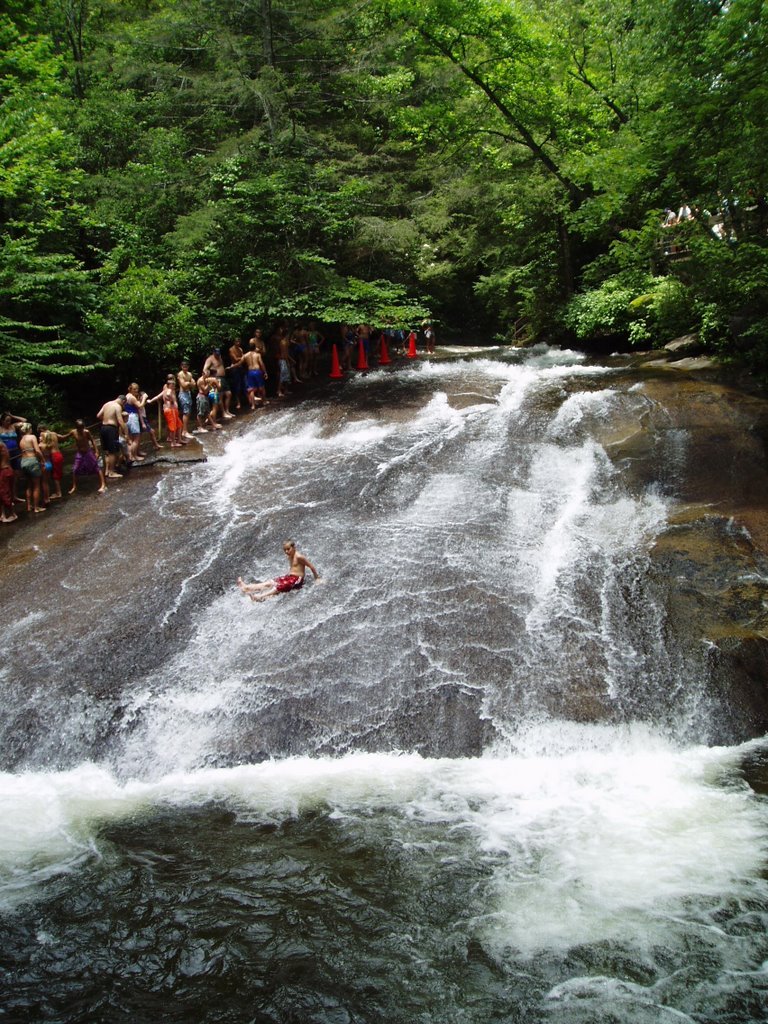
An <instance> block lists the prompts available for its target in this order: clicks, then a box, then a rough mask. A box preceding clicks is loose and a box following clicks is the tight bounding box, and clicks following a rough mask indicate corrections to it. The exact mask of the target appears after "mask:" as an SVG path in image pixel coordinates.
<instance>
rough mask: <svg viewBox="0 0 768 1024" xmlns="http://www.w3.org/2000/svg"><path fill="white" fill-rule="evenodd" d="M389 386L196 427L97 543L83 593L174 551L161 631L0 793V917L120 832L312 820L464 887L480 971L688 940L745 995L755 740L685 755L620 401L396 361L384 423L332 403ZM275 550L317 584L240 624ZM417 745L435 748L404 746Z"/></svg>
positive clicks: (683, 689)
mask: <svg viewBox="0 0 768 1024" xmlns="http://www.w3.org/2000/svg"><path fill="white" fill-rule="evenodd" d="M390 379H391V378H389V377H388V376H387V375H385V374H378V375H377V374H371V375H369V376H368V377H367V378H362V377H359V378H357V379H355V380H353V381H351V382H350V383H349V384H348V385H347V394H348V395H349V396H351V399H350V401H349V402H348V404H347V405H345V404H344V403H343V402H340V403H337V404H335V405H323V404H322V403H317V404H307V405H305V406H304V407H300V408H297V409H292V410H282V411H279V412H276V413H275V414H273V415H270V416H267V417H264V418H262V419H260V420H258V421H254V423H253V424H252V425H250V426H249V427H248V429H243V430H242V431H241V432H239V433H234V431H233V432H232V436H230V437H229V438H227V439H226V440H222V439H218V440H216V441H214V440H213V439H211V442H210V443H211V445H212V448H211V457H210V459H209V462H208V463H207V464H205V465H201V466H199V467H196V468H195V469H194V470H192V471H191V472H190V473H189V474H187V475H177V474H169V475H168V476H166V477H165V478H164V479H163V481H162V482H161V483H160V484H159V486H158V488H157V493H156V495H155V497H154V499H153V501H152V507H151V510H150V511H149V513H148V516H149V517H150V518H148V519H147V521H146V524H143V525H144V527H145V528H146V529H148V530H151V531H152V533H151V539H152V543H151V545H149V547H148V550H147V553H146V555H145V556H144V555H142V552H141V551H137V550H136V533H135V524H132V525H133V527H134V530H133V531H132V532H128V531H126V533H125V534H124V535H121V534H119V533H118V534H117V535H115V536H113V537H112V538H110V541H109V543H107V542H105V540H104V539H100V540H98V541H96V543H95V546H94V564H93V565H92V566H91V567H90V568H92V570H93V572H94V573H95V574H97V575H98V574H99V573H101V572H104V571H106V570H107V568H108V565H109V564H110V563H109V562H107V560H106V554H107V551H108V553H109V559H110V560H111V562H116V563H117V564H120V563H121V560H123V564H127V563H128V560H129V559H130V560H131V561H133V560H138V565H137V567H136V575H137V578H139V579H145V578H147V579H149V578H151V574H152V563H153V561H156V562H157V563H158V564H161V565H163V566H171V567H178V564H179V561H180V560H181V564H183V570H181V571H179V573H178V579H179V584H178V588H177V590H176V592H175V593H174V594H173V596H172V599H171V600H170V601H169V602H168V604H167V605H166V606H165V607H164V608H163V609H162V613H159V614H158V616H157V621H158V625H157V627H156V629H157V637H158V643H160V639H161V638H162V636H164V634H163V630H165V629H169V628H170V629H174V628H176V626H177V624H178V623H181V624H182V627H180V632H179V634H178V636H179V639H176V640H172V641H169V642H167V643H166V644H165V646H164V647H163V648H162V650H163V655H162V657H159V658H158V659H156V660H155V661H153V663H152V664H151V665H147V666H142V668H141V669H139V670H132V671H131V672H130V673H129V674H128V675H129V678H128V680H127V682H128V683H129V685H127V686H126V688H125V690H124V692H123V693H122V694H121V704H120V709H119V718H118V726H117V728H116V729H115V732H114V735H113V737H112V742H111V746H110V749H109V751H108V754H107V756H106V757H105V758H104V759H103V761H102V763H100V764H96V763H92V762H91V761H90V760H89V759H87V758H84V759H83V760H82V762H81V763H79V764H75V766H74V767H72V768H71V769H70V770H68V771H50V772H43V771H31V772H25V773H23V774H16V775H13V774H5V775H2V776H0V907H2V908H3V909H4V910H6V911H14V908H16V909H17V910H18V908H20V907H22V906H24V905H25V904H27V902H28V901H30V900H31V901H32V902H33V903H34V901H35V900H37V899H42V898H43V896H44V894H45V892H46V886H47V885H48V883H49V882H50V880H51V879H54V878H57V877H62V876H64V877H66V876H67V875H73V876H74V875H76V874H77V873H78V872H81V871H83V870H84V869H86V868H87V866H88V865H92V864H93V863H94V862H95V861H98V860H99V859H100V858H102V857H105V856H106V853H105V850H104V848H103V841H102V831H103V830H104V828H105V827H107V826H109V825H111V824H114V823H130V822H131V821H132V820H133V819H134V818H135V817H136V816H137V815H138V816H142V817H147V816H149V817H150V818H151V817H152V816H153V815H156V814H161V813H162V811H163V809H165V808H169V807H170V808H177V809H183V810H187V811H190V812H191V811H193V810H194V809H196V808H205V807H208V806H210V805H212V804H215V805H218V804H221V803H223V804H224V805H226V806H227V807H228V808H230V809H232V810H234V812H235V813H236V814H237V816H238V817H239V818H240V819H242V820H243V821H246V822H271V823H273V824H278V825H279V824H281V823H285V822H287V821H290V820H292V819H296V818H300V817H301V816H302V815H304V814H307V813H309V812H317V813H321V814H323V815H326V816H328V817H329V819H331V820H333V821H334V822H338V823H339V824H340V825H341V827H342V828H349V829H355V828H365V829H366V830H368V833H369V834H370V836H371V837H372V842H373V843H374V845H378V846H380V847H381V848H382V849H384V848H386V846H387V844H389V843H393V842H394V843H395V844H398V845H399V847H400V848H402V849H403V850H405V851H414V852H417V853H418V855H419V856H420V857H422V858H425V859H426V861H427V862H428V864H430V865H431V867H430V871H432V872H434V874H435V875H436V876H439V875H440V873H441V872H443V871H445V870H446V868H447V866H449V865H450V864H452V863H453V864H459V865H461V866H462V868H463V869H464V870H465V871H466V872H468V873H469V872H472V871H477V872H478V874H479V875H481V876H482V877H483V879H484V884H483V885H482V886H478V888H477V889H476V890H475V891H473V892H470V893H468V894H467V899H466V904H465V907H466V909H465V912H464V914H463V916H462V917H461V918H460V919H459V920H457V921H456V923H455V928H456V931H457V933H459V934H461V935H462V936H466V937H468V938H471V939H475V940H477V941H479V942H481V943H482V947H483V949H484V950H486V951H488V953H489V955H491V956H492V957H494V958H495V959H496V960H497V961H498V962H499V963H503V962H506V961H507V960H508V959H509V958H510V957H512V958H518V959H522V960H523V961H525V960H531V959H533V958H535V957H537V956H539V955H541V954H543V953H547V954H552V955H557V956H560V957H567V955H568V953H569V951H570V950H573V949H575V948H578V947H581V946H584V945H593V946H594V945H595V944H599V943H606V942H607V943H613V944H616V945H620V946H621V947H622V948H629V949H631V950H632V951H633V956H634V957H636V958H638V959H639V960H643V958H644V957H646V956H647V957H648V958H652V951H653V950H655V949H656V947H664V948H665V949H667V950H676V951H681V950H684V949H686V948H688V946H689V945H691V944H692V945H696V944H697V943H701V942H707V943H713V944H714V946H715V947H716V948H717V949H718V950H719V952H718V956H719V957H720V958H721V960H722V972H724V975H728V976H729V977H730V976H731V974H732V976H733V978H736V977H738V978H739V979H741V980H742V981H743V979H744V978H745V977H746V978H747V979H748V981H747V983H746V984H751V982H750V981H749V979H750V978H751V977H752V975H753V974H755V973H756V972H759V971H760V970H761V969H762V968H761V967H760V964H755V963H754V962H752V960H751V959H750V942H749V938H748V936H749V934H754V933H755V930H759V929H760V928H761V927H762V924H761V923H760V922H764V917H765V914H766V908H768V893H767V892H766V886H765V881H764V879H763V870H764V866H765V859H766V849H767V844H768V811H767V810H766V805H765V802H764V801H763V800H762V799H761V798H759V797H757V796H756V795H755V794H754V793H753V792H752V791H751V790H750V789H749V788H748V787H747V785H746V784H745V782H744V781H743V780H742V777H741V774H740V770H739V765H740V763H741V760H742V759H743V758H744V757H745V755H747V754H749V753H751V752H753V751H754V750H757V749H759V747H760V744H759V743H753V744H747V745H744V746H743V747H740V748H734V749H724V748H712V747H707V746H704V745H701V740H704V739H706V735H707V723H708V716H709V715H710V714H711V707H710V704H709V702H708V700H707V698H706V695H705V694H704V692H703V690H702V688H701V687H700V686H699V685H698V679H697V678H696V672H697V666H698V664H699V663H698V662H696V661H695V660H688V661H685V660H684V658H683V655H681V653H680V652H679V651H676V650H674V648H673V647H671V646H670V641H669V639H668V637H667V636H665V628H664V626H665V623H664V603H663V595H661V596H659V594H657V592H656V590H655V589H654V587H653V586H652V585H651V583H650V582H649V577H650V572H649V565H650V562H649V551H650V549H651V547H652V545H653V543H654V540H655V538H656V537H657V536H658V535H659V533H660V532H662V531H663V530H664V528H665V526H666V522H667V516H668V512H669V507H670V499H669V498H667V497H662V495H661V494H660V493H659V492H658V491H657V490H655V489H654V488H648V489H644V490H640V491H634V490H632V489H630V488H629V487H627V486H626V485H625V483H624V482H623V480H622V479H621V476H620V473H619V472H618V471H617V469H616V467H615V466H614V464H613V463H612V461H611V458H610V452H611V446H612V445H613V444H615V443H617V442H618V441H620V440H623V439H624V438H626V437H627V436H630V435H631V433H632V431H633V429H635V424H636V421H637V420H638V418H639V417H640V416H641V415H642V413H643V411H644V409H645V407H646V404H647V403H646V400H645V398H644V396H643V394H642V393H641V392H640V391H638V390H636V389H633V390H631V391H624V392H622V391H620V390H619V389H614V388H613V387H612V386H611V372H610V371H609V370H607V369H597V370H596V369H595V368H590V367H586V366H583V365H581V361H580V357H578V356H576V355H575V354H573V353H552V352H549V351H542V352H540V353H539V354H538V355H536V356H534V357H533V358H531V359H529V360H528V361H527V362H526V363H524V364H522V365H519V366H514V365H508V364H504V363H500V362H495V361H493V360H491V359H482V360H477V361H475V362H473V363H472V364H471V366H468V365H467V364H464V363H448V364H446V363H443V364H427V365H425V366H421V367H418V368H411V369H407V370H405V371H401V373H400V381H401V385H402V390H401V392H398V393H397V395H396V396H395V398H394V399H393V400H392V403H391V404H386V403H385V404H384V406H383V407H382V408H380V409H378V410H377V412H376V414H375V415H372V414H371V413H370V412H369V411H367V410H366V409H365V408H362V409H361V410H360V411H358V410H357V408H356V407H355V404H354V396H355V394H356V393H360V394H361V395H363V396H368V395H374V396H375V395H376V389H377V387H378V386H379V384H381V385H382V386H384V385H385V384H386V383H387V382H388V380H390ZM581 381H583V384H584V389H582V387H581V384H580V382H581ZM409 388H412V389H413V390H412V391H410V390H409ZM362 405H363V406H365V401H363V402H362ZM677 442H678V443H679V445H680V446H681V449H682V448H684V444H685V437H684V436H683V435H680V436H679V437H678V438H677ZM216 446H218V447H216ZM139 525H140V528H141V527H142V524H139ZM287 535H291V536H294V537H295V538H296V540H297V541H298V542H299V546H300V547H301V548H302V549H303V550H305V551H306V553H307V554H308V555H309V557H310V558H311V559H312V560H313V561H314V562H315V563H316V564H317V565H318V566H319V567H320V569H321V571H322V573H323V576H324V578H325V579H324V582H323V584H322V585H313V584H309V583H308V584H307V585H306V586H305V588H304V590H303V591H302V592H301V593H300V594H297V595H289V596H288V597H286V598H281V599H278V600H274V601H272V602H267V603H266V604H264V605H261V606H253V605H251V604H250V602H248V601H247V599H245V598H243V597H242V596H241V595H240V594H239V592H238V591H237V590H236V589H235V588H234V586H233V585H232V584H233V582H234V578H235V576H237V575H243V576H245V577H246V578H267V577H269V576H271V575H274V574H275V571H276V570H281V569H282V566H281V562H280V559H281V553H280V541H281V540H282V539H283V538H284V537H285V536H287ZM193 541H194V542H195V545H194V552H195V554H194V557H193V558H192V557H185V552H186V551H187V550H188V548H192V547H193V544H192V542H193ZM142 557H143V558H144V559H145V560H144V561H143V562H142ZM212 577H213V578H215V579H217V580H221V581H222V585H221V586H220V587H219V588H218V589H214V590H212V589H210V588H209V589H206V587H207V586H208V584H209V582H210V580H211V578H212ZM80 582H81V584H82V580H81V581H80ZM69 599H70V600H71V601H72V602H73V609H74V611H73V615H76V614H77V601H78V599H79V592H78V591H73V592H72V593H71V598H69ZM146 599H147V600H151V592H150V591H149V590H148V591H147V594H146ZM34 615H35V616H36V619H35V621H36V624H37V626H38V627H40V628H45V629H48V630H49V631H50V635H51V636H53V635H55V629H56V628H57V626H56V622H55V621H54V620H53V619H48V620H47V619H46V618H45V615H44V613H43V612H40V613H37V612H35V613H34ZM38 620H39V621H38ZM171 635H172V636H173V634H171ZM681 659H682V661H681ZM681 663H682V665H683V668H682V670H681ZM9 673H10V670H9V669H6V674H7V675H8V674H9ZM118 674H119V673H118ZM449 698H450V699H449ZM41 699H42V698H41ZM462 702H463V703H462ZM564 706H565V707H566V708H568V709H573V710H574V718H577V717H580V718H582V719H583V718H589V717H600V716H601V715H604V716H605V722H604V724H593V725H579V724H575V722H574V721H568V720H567V719H566V718H565V717H564V714H563V713H562V710H561V709H562V708H563V707H564ZM446 709H447V710H446ZM457 709H458V710H457ZM90 710H91V709H88V712H87V713H89V712H90ZM96 710H97V709H96ZM454 715H455V716H456V717H455V719H452V717H451V716H454ZM80 721H81V720H78V719H77V718H76V717H75V716H74V715H73V717H72V719H71V720H70V721H68V722H67V723H66V729H64V730H63V731H64V732H65V733H66V734H72V735H74V734H75V733H76V731H77V728H78V725H79V722H80ZM473 729H474V730H475V731H474V732H472V730H473ZM433 746H434V748H436V749H437V750H441V749H444V748H450V749H458V750H459V751H460V753H459V754H458V755H457V756H452V757H445V756H423V755H420V754H419V753H401V752H400V750H401V749H402V748H407V749H409V750H422V751H430V750H431V749H432V747H433ZM473 748H477V752H478V753H479V754H480V756H477V757H469V756H466V753H467V751H469V750H471V749H473ZM292 749H298V750H300V751H301V756H292V757H291V756H284V755H285V753H286V752H287V751H290V750H292ZM265 756H266V757H268V759H267V760H262V761H261V763H253V762H254V761H257V760H260V759H261V758H263V757H265ZM238 762H240V763H238ZM207 764H213V765H217V764H224V765H226V766H222V767H215V766H214V767H206V765H207ZM741 903H744V906H745V907H746V906H747V905H748V904H750V905H752V906H754V907H755V908H757V909H755V910H754V911H753V912H750V911H748V910H746V909H745V910H744V919H745V922H746V921H747V920H749V925H748V927H747V925H746V924H745V931H744V934H745V936H746V937H745V938H744V940H743V941H741V940H740V939H734V935H733V932H734V929H733V928H731V929H730V932H729V934H726V932H725V931H724V930H723V928H722V924H721V916H720V912H721V911H722V910H723V908H725V907H728V908H729V910H728V914H729V915H730V917H729V919H730V920H731V921H733V918H734V914H735V915H736V918H737V920H738V914H739V912H738V911H734V910H733V907H734V905H735V906H739V905H740V904H741ZM750 913H752V917H751V918H750ZM735 930H736V932H738V927H737V928H736V929H735ZM722 972H721V973H722ZM729 972H730V974H729ZM728 984H730V982H727V981H723V978H722V977H721V978H720V980H719V982H718V985H719V986H720V988H719V991H722V990H723V986H725V987H726V988H727V985H728ZM734 984H735V982H734ZM762 984H763V982H762V981H761V985H762ZM547 999H548V1000H549V1003H550V1004H551V1013H552V1014H554V1015H555V1016H556V1017H557V1018H558V1019H562V1020H563V1022H564V1024H565V1022H568V1024H574V1022H575V1021H577V1020H580V1019H581V1018H580V1017H579V1013H580V1012H582V1011H583V1010H584V1008H585V1007H591V1006H592V1005H593V1004H595V1003H596V1004H598V1005H600V1006H607V1007H611V1008H613V1009H612V1010H611V1012H615V1007H623V1006H630V1005H631V1006H632V1007H633V1008H634V1009H633V1011H632V1012H633V1013H634V1012H636V1011H637V1007H638V1006H639V1007H645V1008H647V1009H648V1010H649V1013H650V1014H651V1016H649V1017H648V1018H647V1019H648V1020H649V1021H650V1020H666V1019H667V1017H669V1019H690V1018H688V1017H686V1016H685V1014H683V1013H679V1014H678V1013H677V1011H676V1010H673V1009H672V1008H671V1007H668V1006H667V1007H663V1006H662V1004H663V1003H664V1002H665V997H664V994H663V993H659V992H655V993H653V994H652V995H649V994H648V992H646V991H645V990H643V991H639V990H638V988H637V986H635V985H634V983H631V982H629V981H620V980H617V978H615V977H613V978H610V979H606V978H602V977H590V978H585V977H579V976H574V977H571V978H570V980H569V981H567V982H564V983H562V984H560V985H557V986H554V987H553V988H552V990H551V991H550V992H549V993H548V994H547ZM579 1008H580V1009H579ZM627 1013H629V1011H627ZM653 1014H656V1016H653ZM584 1019H585V1020H587V1019H591V1018H587V1017H585V1018H584ZM619 1019H622V1018H621V1017H620V1018H619ZM626 1019H627V1020H630V1019H631V1020H635V1019H637V1020H640V1019H643V1020H645V1019H646V1018H641V1017H637V1018H636V1017H634V1016H632V1017H630V1016H627V1017H626Z"/></svg>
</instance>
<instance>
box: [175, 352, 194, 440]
mask: <svg viewBox="0 0 768 1024" xmlns="http://www.w3.org/2000/svg"><path fill="white" fill-rule="evenodd" d="M176 380H178V382H179V412H180V413H181V436H182V438H184V439H185V440H187V441H191V440H192V439H193V438H192V435H191V434H190V432H189V417H190V416H191V415H192V406H193V405H194V401H195V395H196V392H197V381H196V380H195V377H194V375H193V374H192V373H190V370H189V360H188V359H182V361H181V369H180V370H179V372H178V373H177V374H176Z"/></svg>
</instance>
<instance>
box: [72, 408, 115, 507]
mask: <svg viewBox="0 0 768 1024" xmlns="http://www.w3.org/2000/svg"><path fill="white" fill-rule="evenodd" d="M66 436H67V437H71V438H72V439H73V440H74V442H75V461H74V463H73V465H72V487H71V488H70V491H69V493H70V494H74V493H75V491H76V490H77V478H78V477H79V476H98V478H99V484H100V486H99V491H98V493H99V494H104V492H105V491H106V489H107V483H106V480H105V479H104V473H103V471H102V468H101V466H100V465H99V453H98V452H97V451H96V444H95V442H94V440H93V437H92V435H91V432H90V430H88V429H87V427H86V425H85V423H84V422H83V420H75V429H74V430H70V432H69V433H68V434H67V435H66Z"/></svg>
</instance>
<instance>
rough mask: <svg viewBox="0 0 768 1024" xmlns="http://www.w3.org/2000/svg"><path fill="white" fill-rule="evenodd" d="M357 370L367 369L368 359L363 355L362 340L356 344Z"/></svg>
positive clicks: (363, 346)
mask: <svg viewBox="0 0 768 1024" xmlns="http://www.w3.org/2000/svg"><path fill="white" fill-rule="evenodd" d="M357 368H358V370H367V369H368V359H367V358H366V355H365V345H363V339H362V338H361V339H360V341H358V343H357Z"/></svg>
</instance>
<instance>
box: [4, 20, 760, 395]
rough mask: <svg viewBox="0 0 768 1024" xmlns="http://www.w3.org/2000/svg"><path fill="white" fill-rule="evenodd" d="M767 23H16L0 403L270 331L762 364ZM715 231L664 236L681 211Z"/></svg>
mask: <svg viewBox="0 0 768 1024" xmlns="http://www.w3.org/2000/svg"><path fill="white" fill-rule="evenodd" d="M762 14H763V4H762V3H761V2H760V0H732V2H730V3H721V2H715V0H616V2H612V3H608V2H607V0H551V2H548V3H547V4H541V3H539V2H537V0H421V2H420V3H418V4H415V3H413V2H412V0H367V2H364V3H362V4H359V5H356V6H350V5H342V4H340V3H338V2H337V0H305V2H304V3H302V4H297V3H292V2H291V0H33V2H29V3H26V2H25V3H21V2H19V0H17V2H12V3H9V4H6V5H5V13H4V14H2V15H0V101H1V102H2V107H1V108H0V218H2V224H3V235H2V240H1V241H0V404H2V405H3V406H8V405H16V404H17V403H24V404H25V406H26V407H27V408H28V407H29V405H30V403H32V405H33V406H42V404H44V403H47V404H48V405H50V403H51V401H52V400H53V396H54V395H56V396H59V397H60V398H62V399H63V400H64V401H65V402H66V400H67V399H68V397H69V396H71V394H73V393H74V392H75V389H76V386H77V384H78V379H79V377H80V375H81V374H82V373H83V372H85V371H89V372H92V371H96V372H98V373H101V374H103V375H104V378H103V379H105V380H106V379H110V378H111V379H113V380H120V381H125V380H126V378H127V377H133V376H136V375H143V374H152V373H157V372H158V371H159V370H160V369H161V368H162V367H164V366H165V365H167V364H171V363H173V362H174V361H175V360H176V359H177V358H178V356H179V354H180V353H181V352H182V351H186V352H190V353H192V354H197V353H199V352H200V351H202V350H204V349H205V348H206V347H207V346H209V345H210V344H211V343H212V342H213V341H217V342H218V341H226V340H227V339H228V338H230V337H232V336H234V335H235V334H242V333H243V332H245V331H248V330H249V329H250V328H251V327H253V326H254V325H255V324H257V323H258V324H260V325H262V326H264V327H269V326H270V325H272V324H274V323H276V322H277V321H279V320H282V319H286V320H292V321H293V320H299V319H306V318H314V319H317V320H319V321H323V322H325V323H327V324H332V323H335V322H344V321H358V320H367V321H370V322H373V323H374V324H379V325H385V324H388V323H393V324H398V323H400V324H407V323H409V322H413V321H414V320H418V319H421V318H422V317H423V316H425V315H426V314H427V313H428V312H430V313H431V315H433V316H435V317H436V318H437V319H438V321H439V322H440V323H441V324H442V330H443V331H448V330H455V331H457V332H461V333H462V334H464V335H465V336H467V335H468V336H474V337H481V336H486V337H487V336H493V335H495V336H497V337H506V338H511V337H512V336H513V335H514V333H515V330H516V326H517V329H518V330H519V328H520V325H521V324H524V325H525V330H526V332H527V333H528V334H529V335H530V336H537V337H547V338H550V339H553V340H558V339H567V340H573V339H574V338H575V339H577V340H579V341H581V342H587V341H589V340H590V339H591V338H593V337H610V338H612V339H616V340H617V342H618V341H622V340H624V341H632V342H635V343H640V344H643V345H646V346H647V345H651V344H656V343H660V342H661V343H663V342H664V341H666V340H668V339H669V338H670V337H671V336H673V335H674V334H675V333H681V332H684V331H692V330H698V331H699V332H700V333H701V336H702V338H703V339H704V341H705V342H706V343H707V344H709V345H710V346H711V347H712V348H714V349H717V350H718V351H720V352H721V353H723V354H724V355H726V356H729V355H734V354H737V355H738V356H739V357H740V358H741V359H745V360H747V361H748V362H750V363H751V365H752V366H753V367H754V368H755V369H758V370H760V371H764V370H765V369H766V367H768V343H767V342H766V331H767V330H768V256H767V253H766V243H767V242H768V237H767V235H766V230H767V229H768V208H767V207H766V200H765V196H766V192H768V183H767V182H766V180H765V179H766V175H768V166H767V165H766V160H765V148H766V147H765V143H764V133H765V125H766V123H767V118H766V114H768V110H767V109H766V107H768V73H767V72H768V68H766V63H767V62H768V56H766V54H767V53H768V48H767V47H766V42H767V40H766V38H765V36H766V32H767V31H768V30H767V29H766V27H765V25H766V19H765V18H763V17H762ZM686 201H687V202H688V203H689V204H690V206H691V207H692V209H693V211H694V213H695V218H694V219H693V220H691V221H688V222H686V223H685V224H682V225H680V226H679V227H675V228H674V229H665V230H662V228H661V226H660V225H661V222H662V218H663V210H664V208H665V207H666V206H670V207H673V208H675V209H676V208H677V207H679V206H681V205H682V204H683V203H684V202H686Z"/></svg>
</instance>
